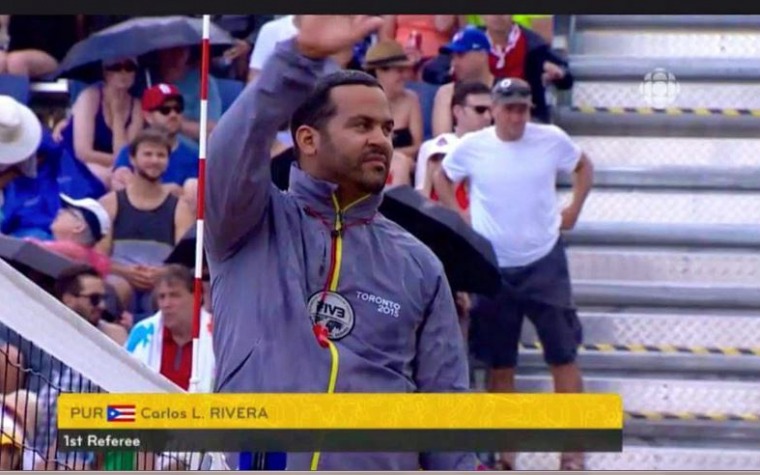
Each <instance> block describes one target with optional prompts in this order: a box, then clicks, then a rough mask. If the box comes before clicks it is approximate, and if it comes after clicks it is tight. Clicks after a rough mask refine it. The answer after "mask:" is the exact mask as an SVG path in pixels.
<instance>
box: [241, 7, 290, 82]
mask: <svg viewBox="0 0 760 475" xmlns="http://www.w3.org/2000/svg"><path fill="white" fill-rule="evenodd" d="M297 34H298V28H296V25H295V24H293V15H286V16H284V17H281V18H278V19H276V20H272V21H270V22H268V23H265V24H264V25H263V26H262V27H261V30H260V31H259V34H258V36H257V37H256V44H254V45H253V51H251V60H250V61H249V63H248V68H249V69H258V70H259V71H261V69H262V68H263V67H264V64H265V63H266V62H267V60H268V59H269V57H270V56H272V54H273V53H274V49H275V46H277V43H280V42H282V41H286V40H289V39H290V38H292V37H294V36H296V35H297Z"/></svg>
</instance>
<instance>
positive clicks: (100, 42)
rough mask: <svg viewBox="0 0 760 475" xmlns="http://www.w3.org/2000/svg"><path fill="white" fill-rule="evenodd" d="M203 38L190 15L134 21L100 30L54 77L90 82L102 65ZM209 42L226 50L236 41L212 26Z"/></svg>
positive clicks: (199, 23)
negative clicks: (104, 61)
mask: <svg viewBox="0 0 760 475" xmlns="http://www.w3.org/2000/svg"><path fill="white" fill-rule="evenodd" d="M202 39H203V22H202V19H200V18H192V17H188V16H181V15H176V16H159V17H138V18H132V19H130V20H127V21H123V22H121V23H117V24H116V25H113V26H111V27H108V28H106V29H103V30H101V31H98V32H97V33H95V34H93V35H90V36H89V37H88V38H86V39H84V40H82V41H80V42H79V43H77V44H75V45H74V46H73V47H72V48H71V49H70V50H69V52H68V53H67V54H66V57H65V58H63V61H61V65H60V66H59V67H58V70H57V71H56V72H55V77H65V78H70V79H80V80H85V81H91V80H93V79H94V78H99V77H100V75H99V68H100V62H101V61H103V60H108V59H117V58H124V57H137V56H142V55H145V54H148V53H150V52H153V51H158V50H162V49H167V48H174V47H177V46H198V47H200V45H201V40H202ZM209 43H210V45H211V46H212V47H217V46H218V47H221V48H227V47H229V46H230V45H232V44H233V43H234V39H233V38H232V36H230V35H229V34H228V33H227V32H226V31H224V30H222V29H221V28H219V27H218V26H216V25H214V24H211V28H210V30H209Z"/></svg>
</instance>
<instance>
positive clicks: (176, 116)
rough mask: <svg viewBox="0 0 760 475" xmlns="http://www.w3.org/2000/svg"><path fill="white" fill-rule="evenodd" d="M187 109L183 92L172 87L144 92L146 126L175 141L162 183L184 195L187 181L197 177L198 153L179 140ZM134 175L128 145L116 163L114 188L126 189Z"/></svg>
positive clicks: (161, 87) (159, 86) (167, 85)
mask: <svg viewBox="0 0 760 475" xmlns="http://www.w3.org/2000/svg"><path fill="white" fill-rule="evenodd" d="M184 110H185V102H184V100H183V98H182V93H181V92H180V90H179V89H178V88H177V87H176V86H174V85H173V84H157V85H155V86H153V87H150V88H148V89H147V90H146V91H145V92H144V93H143V96H142V111H143V118H144V120H145V123H146V124H147V125H148V126H149V127H154V128H161V129H163V130H164V131H165V132H166V133H167V134H168V135H169V138H170V139H171V142H172V150H171V154H170V155H169V165H168V167H167V169H166V172H164V175H163V176H162V178H161V181H162V182H163V183H164V184H165V185H166V186H167V188H169V189H170V191H172V192H173V193H174V194H175V195H181V194H182V190H183V186H185V184H186V183H187V181H188V180H190V179H197V178H198V154H197V152H195V151H194V150H193V149H192V148H191V147H190V146H188V145H187V144H186V143H184V142H182V141H180V140H179V133H180V132H181V129H182V121H183V112H184ZM133 172H134V169H133V167H132V164H131V163H130V160H129V146H128V145H127V146H125V147H124V148H123V149H121V151H120V152H119V155H118V157H117V158H116V162H115V163H114V173H113V178H112V182H111V188H112V189H113V190H115V191H119V190H123V189H124V188H125V187H126V186H127V184H128V183H129V181H130V180H131V179H132V176H133Z"/></svg>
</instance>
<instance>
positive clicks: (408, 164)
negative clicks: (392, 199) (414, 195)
mask: <svg viewBox="0 0 760 475" xmlns="http://www.w3.org/2000/svg"><path fill="white" fill-rule="evenodd" d="M411 67H412V61H411V60H410V59H409V57H408V56H407V55H406V53H405V52H404V48H403V47H402V46H401V45H400V44H399V43H398V42H396V41H394V40H384V41H380V42H378V43H376V44H375V45H374V46H372V47H371V48H370V49H369V51H367V55H366V56H365V59H364V69H365V70H366V71H368V72H370V73H372V74H374V75H375V77H377V80H378V82H380V85H381V86H382V87H383V90H385V94H386V95H387V96H388V99H389V101H390V103H391V111H392V113H393V121H394V130H393V147H394V149H395V152H396V153H395V154H394V157H393V162H392V163H391V174H390V175H389V184H392V185H393V184H402V183H403V184H408V183H409V182H410V181H411V176H412V170H413V168H414V160H413V158H412V157H416V156H417V152H418V150H419V148H420V145H421V144H422V133H423V130H422V129H423V122H422V108H421V107H420V100H419V98H418V97H417V94H416V93H415V92H414V91H412V90H410V89H407V88H406V86H405V82H404V77H405V75H406V73H407V72H408V70H409V69H410V68H411Z"/></svg>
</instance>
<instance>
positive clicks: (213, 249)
mask: <svg viewBox="0 0 760 475" xmlns="http://www.w3.org/2000/svg"><path fill="white" fill-rule="evenodd" d="M326 64H327V63H325V62H323V61H313V60H310V59H308V58H305V57H303V56H302V55H300V54H299V53H297V50H296V48H295V41H294V40H290V41H287V42H284V43H281V44H279V45H278V47H277V49H276V51H275V54H274V55H272V57H270V59H269V61H268V62H267V65H266V67H265V68H264V69H263V70H262V72H261V75H260V76H259V78H258V79H257V80H256V81H255V82H253V83H249V84H248V86H246V88H245V90H243V92H242V93H241V94H240V96H239V97H238V99H237V100H236V101H235V103H234V104H232V106H231V107H230V108H229V110H228V111H227V112H226V113H225V114H224V115H223V116H222V117H221V119H220V120H219V122H218V124H217V126H216V128H215V129H214V131H213V133H212V134H211V137H210V138H209V147H208V162H207V167H208V175H207V180H206V189H205V193H206V210H205V211H206V213H205V222H206V228H205V229H206V238H207V244H208V246H207V250H208V252H209V255H210V256H211V257H213V258H215V259H220V260H223V259H226V258H227V257H229V256H230V255H232V254H233V253H234V252H235V251H236V250H237V249H238V248H239V246H240V245H242V243H243V241H244V240H245V238H246V237H247V236H248V235H249V234H250V233H251V232H253V231H254V230H255V229H256V228H257V227H260V226H261V225H262V222H263V221H264V218H265V215H266V210H267V208H268V205H269V198H270V194H271V172H270V169H269V163H270V149H271V146H272V141H273V140H274V138H275V135H276V133H277V129H278V127H279V126H280V125H281V124H282V123H283V122H285V121H287V120H289V119H290V116H291V114H292V113H293V111H294V110H295V109H296V108H297V107H298V106H299V105H300V103H301V102H302V101H303V100H304V99H305V98H306V97H307V96H308V94H309V92H310V90H311V88H312V87H313V85H314V84H315V83H316V80H317V78H318V76H319V75H320V73H321V72H322V71H324V70H325V66H326Z"/></svg>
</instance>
